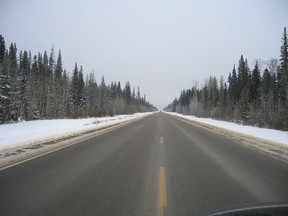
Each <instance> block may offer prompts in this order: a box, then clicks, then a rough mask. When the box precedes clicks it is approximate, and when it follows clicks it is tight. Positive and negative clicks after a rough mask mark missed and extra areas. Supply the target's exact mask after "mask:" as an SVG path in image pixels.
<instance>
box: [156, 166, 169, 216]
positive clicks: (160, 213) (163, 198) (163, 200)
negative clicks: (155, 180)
mask: <svg viewBox="0 0 288 216" xmlns="http://www.w3.org/2000/svg"><path fill="white" fill-rule="evenodd" d="M165 207H167V192H166V174H165V167H160V171H159V197H158V205H157V216H164V208H165Z"/></svg>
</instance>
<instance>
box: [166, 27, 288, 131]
mask: <svg viewBox="0 0 288 216" xmlns="http://www.w3.org/2000/svg"><path fill="white" fill-rule="evenodd" d="M261 68H263V69H264V70H263V71H262V70H261ZM165 110H167V111H172V112H178V113H183V114H191V115H195V116H198V117H210V118H215V119H220V120H225V121H233V122H238V123H241V124H249V125H256V126H259V127H268V128H276V129H282V130H288V44H287V33H286V28H284V33H283V36H282V46H281V48H280V59H279V60H278V59H270V60H268V61H263V60H260V61H259V60H258V61H256V63H255V66H254V68H253V70H250V68H249V65H248V61H247V59H244V57H243V55H241V57H240V60H239V64H238V67H237V70H236V67H235V65H234V67H233V70H232V72H231V73H229V76H228V82H227V83H226V82H224V80H223V77H221V79H220V80H219V81H218V80H217V79H216V77H214V76H210V78H209V79H208V80H206V81H205V83H204V85H203V86H201V88H199V87H198V85H197V84H195V85H194V86H193V87H192V88H191V89H188V90H183V91H182V92H181V94H180V97H179V98H175V100H174V101H173V102H172V103H171V104H170V105H168V106H167V107H166V108H165Z"/></svg>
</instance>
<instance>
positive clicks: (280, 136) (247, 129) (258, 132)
mask: <svg viewBox="0 0 288 216" xmlns="http://www.w3.org/2000/svg"><path fill="white" fill-rule="evenodd" d="M167 113H168V114H170V115H174V116H179V117H182V118H185V119H188V120H193V121H197V122H201V123H204V124H208V125H212V126H216V127H220V128H224V129H228V130H231V131H234V132H238V133H243V134H246V135H249V136H254V137H257V138H261V139H266V140H270V141H272V142H277V143H281V144H285V145H288V132H287V131H279V130H273V129H267V128H258V127H253V126H248V125H239V124H236V123H232V122H226V121H218V120H214V119H211V118H197V117H195V116H190V115H183V114H179V113H172V112H167Z"/></svg>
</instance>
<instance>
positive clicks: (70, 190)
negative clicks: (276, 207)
mask: <svg viewBox="0 0 288 216" xmlns="http://www.w3.org/2000/svg"><path fill="white" fill-rule="evenodd" d="M287 201H288V163H287V162H284V161H282V160H279V159H277V158H274V157H271V156H269V155H267V154H264V153H262V152H258V151H257V150H254V149H250V148H248V147H245V146H242V145H241V144H239V143H237V142H235V141H232V140H230V139H229V138H226V137H224V136H222V135H219V134H216V133H213V132H211V131H209V130H207V129H204V128H202V127H198V126H197V125H194V124H191V123H188V122H185V121H182V120H179V119H177V118H175V117H172V116H170V115H167V114H165V113H161V112H160V113H156V114H153V115H150V116H147V117H145V118H142V119H140V120H137V121H134V122H131V123H128V124H125V125H123V126H122V127H119V128H117V129H115V130H112V131H109V132H107V133H104V134H101V135H99V136H95V137H93V138H91V139H89V140H85V141H83V142H80V143H77V144H75V145H72V146H69V147H67V148H64V149H61V150H59V151H55V152H53V153H49V154H46V155H44V156H41V157H38V158H35V159H33V160H29V161H26V162H24V163H21V164H18V165H16V166H12V167H9V168H7V169H4V170H1V171H0V215H2V216H6V215H7V216H8V215H9V216H11V215H17V216H20V215H29V216H31V215H44V216H45V215H51V216H55V215H67V216H73V215H75V216H76V215H77V216H79V215H109V216H111V215H125V216H128V215H139V216H140V215H141V216H142V215H144V216H145V215H149V216H151V215H152V216H153V215H155V216H163V215H165V216H166V215H167V216H176V215H177V216H181V215H202V214H205V213H206V212H209V211H213V210H217V209H222V208H227V207H234V206H242V205H254V204H258V203H269V202H287Z"/></svg>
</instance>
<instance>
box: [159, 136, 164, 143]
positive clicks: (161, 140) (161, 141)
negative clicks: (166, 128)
mask: <svg viewBox="0 0 288 216" xmlns="http://www.w3.org/2000/svg"><path fill="white" fill-rule="evenodd" d="M162 143H164V137H163V136H160V144H162Z"/></svg>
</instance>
